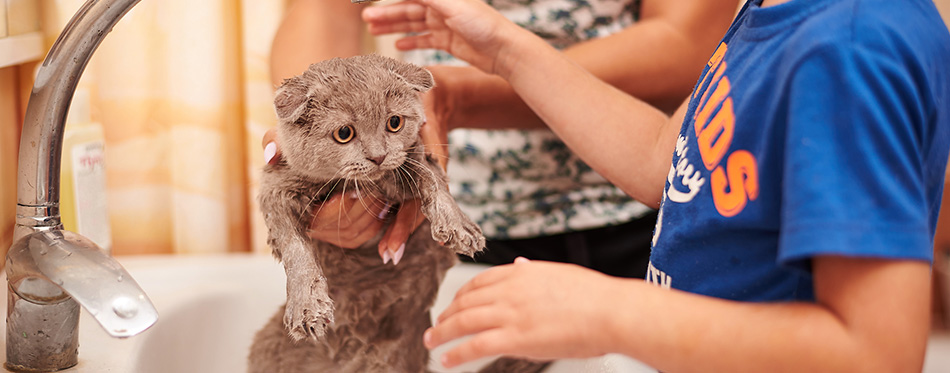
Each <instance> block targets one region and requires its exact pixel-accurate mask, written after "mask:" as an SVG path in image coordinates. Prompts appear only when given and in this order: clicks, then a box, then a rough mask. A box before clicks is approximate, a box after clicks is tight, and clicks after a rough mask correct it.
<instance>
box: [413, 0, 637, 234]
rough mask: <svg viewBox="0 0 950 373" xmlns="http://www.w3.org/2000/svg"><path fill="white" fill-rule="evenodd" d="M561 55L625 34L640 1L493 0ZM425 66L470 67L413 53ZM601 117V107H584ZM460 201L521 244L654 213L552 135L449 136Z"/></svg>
mask: <svg viewBox="0 0 950 373" xmlns="http://www.w3.org/2000/svg"><path fill="white" fill-rule="evenodd" d="M486 2H487V3H488V4H490V5H492V6H493V7H495V8H496V9H498V10H499V11H500V12H501V13H502V14H504V15H505V16H506V17H508V18H509V19H511V20H512V21H514V22H515V23H517V24H518V25H520V26H522V27H524V28H526V29H528V30H531V31H532V32H534V33H535V34H537V35H539V36H541V37H542V38H544V39H545V40H547V41H548V42H549V43H551V45H553V46H554V47H556V48H559V49H561V48H565V47H567V46H570V45H571V44H574V43H577V42H581V41H584V40H588V39H593V38H598V37H603V36H606V35H609V34H611V33H614V32H617V31H620V30H621V29H623V28H624V27H626V26H628V25H630V24H632V23H633V22H635V21H636V20H637V19H638V18H639V9H640V1H639V0H486ZM406 58H407V60H409V61H412V62H415V63H419V64H422V65H434V64H452V65H460V64H464V63H463V62H461V61H458V60H455V59H454V58H453V57H452V56H451V55H449V54H446V53H444V52H441V51H432V50H425V51H414V52H408V53H407V54H406ZM578 105H585V106H588V107H590V110H597V108H596V107H595V105H596V103H578ZM449 158H450V159H451V161H450V162H449V171H448V174H449V179H450V188H451V191H452V195H453V196H454V197H455V199H456V200H457V201H458V203H459V205H460V206H461V208H462V210H463V211H465V213H466V214H468V215H469V217H471V218H472V219H473V220H474V221H475V222H476V223H478V224H479V225H480V226H481V227H482V230H483V231H484V233H485V236H486V237H488V238H489V239H518V238H531V237H537V236H545V235H552V234H558V233H564V232H569V231H576V230H584V229H592V228H598V227H603V226H608V225H614V224H620V223H625V222H627V221H629V220H631V219H634V218H636V217H639V216H642V215H643V214H645V213H647V212H649V211H650V208H648V207H646V206H644V205H642V204H640V203H638V202H636V201H634V200H633V199H631V198H630V197H628V196H627V195H626V194H625V193H624V192H623V191H621V190H620V189H618V188H617V187H615V186H613V185H611V184H610V183H609V182H607V180H606V179H604V178H603V177H602V176H600V175H599V174H597V173H596V172H594V171H593V170H592V169H591V168H590V167H589V166H587V165H586V164H584V162H582V161H581V160H580V159H579V158H578V157H577V156H575V155H574V154H573V153H572V152H571V151H570V150H569V149H568V148H567V146H566V145H564V143H563V142H561V141H560V140H559V139H558V138H557V136H555V135H554V133H552V132H551V131H550V130H547V129H543V130H480V129H456V130H454V131H452V132H451V133H449Z"/></svg>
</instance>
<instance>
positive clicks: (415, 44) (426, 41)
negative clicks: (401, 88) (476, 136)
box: [363, 0, 534, 78]
mask: <svg viewBox="0 0 950 373" xmlns="http://www.w3.org/2000/svg"><path fill="white" fill-rule="evenodd" d="M363 20H364V21H366V22H367V23H369V30H370V33H372V34H374V35H380V34H390V33H402V32H413V33H420V34H417V35H412V36H407V37H404V38H402V39H400V40H399V41H397V42H396V47H397V48H398V49H400V50H410V49H426V48H435V49H441V50H444V51H446V52H449V53H451V54H452V55H453V56H455V57H458V58H461V59H463V60H465V61H468V62H469V63H470V64H471V65H473V66H475V67H477V68H479V69H481V70H483V71H485V72H488V73H494V74H498V75H501V76H502V77H506V78H507V75H508V73H509V71H510V70H511V68H510V66H509V65H510V64H512V63H517V62H516V61H515V60H514V59H513V58H512V57H513V56H514V55H515V54H516V52H517V50H514V48H512V47H511V44H512V43H514V42H515V40H516V39H518V38H522V37H526V36H527V37H534V35H533V34H531V33H530V32H528V31H526V30H524V29H522V28H521V27H518V26H517V25H515V24H514V23H512V22H511V21H509V20H508V19H506V18H505V17H504V16H502V15H501V14H499V13H498V12H497V11H495V10H494V9H492V8H491V7H490V6H488V5H487V4H485V3H483V2H481V1H477V0H409V1H404V2H401V3H396V4H392V5H386V6H377V7H369V8H366V9H364V10H363Z"/></svg>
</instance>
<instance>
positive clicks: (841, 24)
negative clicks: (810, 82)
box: [798, 0, 950, 52]
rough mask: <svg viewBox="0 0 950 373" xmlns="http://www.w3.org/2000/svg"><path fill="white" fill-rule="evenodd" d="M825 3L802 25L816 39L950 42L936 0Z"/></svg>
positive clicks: (893, 43) (889, 44)
mask: <svg viewBox="0 0 950 373" xmlns="http://www.w3.org/2000/svg"><path fill="white" fill-rule="evenodd" d="M824 3H825V4H824V6H823V7H820V8H819V9H817V10H815V12H814V13H813V14H811V15H810V16H808V17H806V18H805V19H804V20H803V21H802V23H801V24H800V25H799V28H798V31H800V33H802V34H806V35H807V36H808V37H809V38H811V39H812V41H814V42H824V43H837V44H848V45H850V46H851V47H860V46H876V47H884V48H888V49H893V48H899V47H901V46H902V45H910V46H921V47H925V46H926V47H928V48H932V47H934V46H936V45H939V44H944V45H945V44H946V43H947V42H950V34H948V31H947V26H946V24H945V23H944V22H943V19H942V18H941V17H940V14H939V13H938V12H937V8H936V6H935V5H934V3H933V1H932V0H901V1H893V0H826V1H824ZM925 44H934V45H925ZM904 52H906V51H904Z"/></svg>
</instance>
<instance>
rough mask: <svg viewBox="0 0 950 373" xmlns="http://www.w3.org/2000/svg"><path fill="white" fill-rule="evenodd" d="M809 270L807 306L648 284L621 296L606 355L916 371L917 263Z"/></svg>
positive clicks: (923, 306)
mask: <svg viewBox="0 0 950 373" xmlns="http://www.w3.org/2000/svg"><path fill="white" fill-rule="evenodd" d="M813 265H814V267H813V268H814V276H815V289H816V297H817V299H816V303H739V302H730V301H724V300H719V299H715V298H709V297H703V296H698V295H692V294H688V293H684V292H678V291H663V290H660V289H659V288H653V289H651V290H652V291H643V292H641V293H630V294H631V296H630V297H627V298H626V300H627V301H628V302H629V303H628V304H629V307H628V308H625V309H627V310H629V312H624V313H620V315H621V316H620V318H619V319H615V321H616V324H615V325H614V327H616V328H617V329H611V328H608V329H607V330H615V331H616V332H615V333H614V334H613V336H614V337H615V338H616V339H614V341H615V342H616V343H617V344H618V345H620V346H622V347H621V348H620V349H619V350H617V351H616V352H621V353H625V354H628V355H630V356H635V357H637V358H639V359H641V360H642V361H644V362H646V363H648V364H651V365H652V366H655V367H657V368H660V369H661V370H663V371H691V370H692V371H776V367H784V368H785V369H786V370H790V371H854V372H874V371H880V372H911V371H920V370H921V369H922V366H923V358H924V356H923V352H924V351H925V347H926V342H927V330H928V329H927V328H928V326H929V322H928V321H927V320H929V317H930V316H929V313H928V310H929V296H928V295H929V293H930V291H929V286H930V283H929V278H930V269H929V266H928V265H927V263H925V262H920V261H892V260H874V259H856V258H845V257H817V258H814V260H813ZM636 286H649V285H646V284H645V283H637V284H636ZM631 336H635V337H634V338H631ZM638 341H649V342H648V343H637V342H638ZM779 370H781V369H779Z"/></svg>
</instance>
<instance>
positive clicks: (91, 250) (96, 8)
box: [5, 0, 158, 372]
mask: <svg viewBox="0 0 950 373" xmlns="http://www.w3.org/2000/svg"><path fill="white" fill-rule="evenodd" d="M138 2H139V0H87V1H86V3H85V4H83V6H82V7H81V8H80V9H79V11H78V12H77V13H76V15H75V16H73V19H72V20H70V22H69V23H68V24H67V25H66V28H65V29H63V32H62V34H60V36H59V38H58V39H57V40H56V42H55V43H54V44H53V47H52V48H51V49H50V51H49V54H48V55H47V56H46V60H45V61H43V65H42V66H41V67H40V69H39V70H38V71H37V77H36V82H35V83H34V85H33V92H32V93H31V94H30V101H29V104H28V105H27V110H26V116H25V120H24V123H23V130H22V135H21V137H20V154H19V163H18V165H17V208H16V214H17V216H16V227H15V229H14V243H13V246H12V247H11V248H10V251H9V252H8V253H7V261H6V271H7V284H8V294H9V295H8V297H7V335H6V347H7V360H6V364H5V366H6V367H7V369H10V370H20V371H32V372H52V371H57V370H61V369H66V368H69V367H71V366H74V365H76V364H77V363H78V360H79V357H78V354H79V334H78V326H79V312H80V311H79V306H80V305H82V306H83V307H84V308H86V310H87V311H89V312H90V313H91V314H92V315H93V317H95V319H96V320H97V321H98V322H99V324H100V325H102V327H103V328H104V329H105V330H106V332H107V333H109V334H110V335H112V336H114V337H120V338H124V337H129V336H133V335H136V334H138V333H140V332H142V331H144V330H145V329H147V328H148V327H150V326H151V325H152V324H154V323H155V321H156V320H157V318H158V313H157V312H156V311H155V307H154V306H153V305H152V303H151V301H150V300H149V299H148V297H147V296H146V295H145V292H143V291H142V289H141V288H140V287H139V286H138V284H136V283H135V281H134V280H133V279H132V278H131V276H129V274H128V272H126V271H125V269H123V268H122V266H121V265H119V263H118V262H117V261H115V259H113V258H112V257H110V256H108V255H106V254H104V253H103V252H102V251H100V250H99V248H98V247H97V246H96V244H95V243H93V242H92V241H91V240H89V239H87V238H84V237H82V236H80V235H78V234H76V233H72V232H68V231H65V230H63V226H62V223H61V222H60V216H59V173H60V160H61V156H62V147H63V129H64V127H65V125H66V114H67V112H68V110H69V104H70V101H71V100H72V97H73V92H74V91H75V90H76V84H77V83H78V81H79V77H80V76H81V75H82V72H83V70H84V69H85V68H86V64H87V63H88V62H89V58H90V57H92V53H93V52H94V51H95V50H96V48H97V47H98V46H99V43H101V42H102V39H103V38H104V37H105V35H106V34H107V33H108V32H109V31H111V30H112V27H113V26H114V25H115V24H116V22H118V21H119V19H120V18H122V16H123V15H125V13H127V12H128V11H129V10H130V9H132V7H133V6H135V4H137V3H138Z"/></svg>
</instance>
